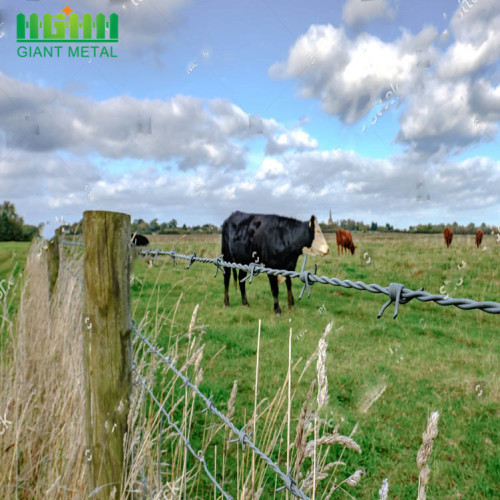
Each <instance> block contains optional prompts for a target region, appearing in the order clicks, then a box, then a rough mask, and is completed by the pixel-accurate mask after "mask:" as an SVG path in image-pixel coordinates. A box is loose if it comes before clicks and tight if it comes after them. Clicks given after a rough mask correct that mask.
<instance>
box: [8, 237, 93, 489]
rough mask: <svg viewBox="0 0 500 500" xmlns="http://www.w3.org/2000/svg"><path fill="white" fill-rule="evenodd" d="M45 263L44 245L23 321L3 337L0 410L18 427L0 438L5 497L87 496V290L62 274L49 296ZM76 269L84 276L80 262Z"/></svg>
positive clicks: (25, 295)
mask: <svg viewBox="0 0 500 500" xmlns="http://www.w3.org/2000/svg"><path fill="white" fill-rule="evenodd" d="M46 258H47V256H46V253H45V250H44V249H43V242H42V240H38V241H36V242H34V244H33V245H32V247H31V249H30V252H29V254H28V258H27V263H26V268H25V273H24V286H23V289H22V291H21V292H20V293H21V298H20V303H19V312H18V318H17V319H15V318H9V322H8V323H7V325H8V326H7V327H5V328H3V330H2V331H1V332H0V334H1V335H2V336H4V337H8V338H9V344H10V345H11V350H10V351H8V352H7V353H5V352H4V353H3V360H2V361H3V362H2V365H1V367H0V374H1V375H0V376H1V381H2V383H1V386H0V402H1V405H2V406H0V412H1V413H3V412H4V411H6V412H7V416H8V420H9V421H11V422H12V423H11V425H10V426H9V427H8V429H7V430H5V432H4V433H3V434H2V435H1V436H0V454H1V460H0V496H1V497H2V498H21V499H24V498H26V499H33V498H44V497H46V498H61V499H62V498H81V497H82V496H83V492H84V472H85V465H84V460H85V454H84V451H85V449H84V441H85V440H84V418H83V417H84V413H83V405H84V401H83V390H82V382H83V377H82V355H81V349H82V343H81V338H80V335H79V332H80V330H81V315H82V308H81V304H82V302H81V294H82V286H81V283H80V281H79V280H77V279H75V278H73V277H71V275H70V274H69V273H67V271H63V272H66V273H67V276H65V279H61V280H59V281H58V283H57V285H56V288H55V289H54V291H53V294H52V296H49V291H48V290H49V277H48V272H47V261H46ZM70 265H71V267H72V268H73V271H74V272H75V273H78V272H79V269H78V266H79V264H78V262H76V263H72V264H70ZM7 311H8V309H7V308H6V307H5V306H4V307H3V314H4V315H5V314H7ZM4 324H5V323H4Z"/></svg>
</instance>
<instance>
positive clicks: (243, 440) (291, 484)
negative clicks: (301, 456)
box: [131, 319, 309, 500]
mask: <svg viewBox="0 0 500 500" xmlns="http://www.w3.org/2000/svg"><path fill="white" fill-rule="evenodd" d="M131 324H132V326H131V330H132V331H133V332H134V333H135V335H137V337H138V338H140V339H141V340H142V341H143V342H144V343H145V344H146V345H147V346H148V347H149V350H150V351H151V352H153V353H154V354H156V355H157V356H159V357H160V359H161V360H162V361H163V362H164V363H166V364H167V365H168V366H169V368H170V369H171V370H172V371H173V372H174V373H175V374H176V375H177V376H178V377H179V378H180V379H181V380H182V381H183V383H184V385H186V386H188V387H189V388H191V389H192V390H193V391H194V392H195V393H196V394H198V396H199V397H200V398H201V399H202V400H203V402H204V403H205V405H206V408H205V410H203V411H206V410H208V411H210V412H211V413H212V414H214V415H216V416H217V417H219V418H220V419H221V420H222V421H223V422H224V423H225V424H226V425H227V426H228V427H229V428H230V429H231V430H232V431H233V432H234V433H235V434H236V435H237V436H238V437H237V438H236V439H235V440H233V441H230V442H236V441H239V443H240V444H241V447H242V449H244V448H245V445H247V446H248V447H249V448H250V449H251V450H252V451H253V452H254V453H255V454H256V455H258V456H259V457H260V458H261V459H262V460H263V461H264V462H265V463H266V464H267V465H268V466H269V467H270V468H271V469H272V470H273V471H274V472H275V474H277V475H278V476H279V477H280V478H281V479H282V480H283V486H282V487H281V488H279V489H282V488H286V489H287V490H288V491H290V493H292V494H293V495H295V496H296V497H297V498H301V499H302V500H309V497H307V496H306V495H305V493H304V492H303V491H302V490H301V489H300V488H299V487H298V486H297V483H296V482H295V480H294V479H293V478H292V477H291V476H290V472H291V471H290V470H289V471H288V472H287V473H286V474H285V473H284V472H283V471H282V470H281V469H280V468H279V466H278V464H277V463H276V462H274V461H273V460H272V459H271V458H270V457H268V456H267V455H266V454H265V453H263V452H262V451H261V450H260V449H259V448H257V446H256V445H255V444H254V443H253V442H252V441H251V440H250V437H249V435H248V434H246V433H245V432H244V430H243V429H244V428H245V426H243V427H242V428H241V429H238V428H237V427H236V426H235V425H234V424H233V423H232V422H231V421H230V420H229V419H228V418H227V417H226V416H225V415H224V414H222V413H221V412H220V411H219V410H218V409H217V408H216V406H215V405H214V403H213V401H212V396H210V397H209V398H207V397H206V396H205V394H203V393H202V392H200V390H199V389H198V387H196V386H195V385H194V384H193V383H192V382H191V381H190V380H189V378H188V377H186V376H185V375H183V374H182V373H181V372H180V371H179V370H178V369H177V368H176V367H175V365H174V364H173V363H172V361H171V360H170V359H169V358H168V357H165V356H164V355H163V354H162V353H161V352H160V351H159V349H158V348H157V347H156V346H154V345H153V344H152V343H151V342H150V341H149V340H148V339H147V338H146V337H145V336H144V335H143V334H142V333H141V332H139V330H137V328H136V326H135V320H133V319H131Z"/></svg>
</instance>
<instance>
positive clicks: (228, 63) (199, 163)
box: [0, 0, 500, 231]
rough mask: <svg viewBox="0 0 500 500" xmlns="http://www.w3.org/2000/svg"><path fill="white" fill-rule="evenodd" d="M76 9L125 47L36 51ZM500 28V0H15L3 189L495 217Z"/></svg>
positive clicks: (40, 212)
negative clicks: (45, 19) (50, 24)
mask: <svg viewBox="0 0 500 500" xmlns="http://www.w3.org/2000/svg"><path fill="white" fill-rule="evenodd" d="M66 5H68V7H69V8H71V9H73V11H74V12H75V13H76V14H78V16H79V19H82V16H83V14H85V13H87V12H88V13H90V14H91V15H92V16H95V15H96V14H97V13H99V12H102V13H104V14H105V16H106V19H108V16H109V14H111V13H112V12H115V13H116V14H118V17H119V37H118V38H119V41H118V42H117V43H114V44H111V43H108V44H100V45H99V47H102V46H105V47H106V48H107V50H108V53H109V52H110V51H111V49H112V51H113V52H112V55H113V56H114V57H106V54H103V55H102V56H101V57H100V53H99V51H97V53H96V54H95V55H94V54H92V55H93V57H92V56H90V57H69V56H68V54H67V48H68V45H69V44H68V43H65V44H60V45H62V46H63V47H62V49H61V51H60V56H59V57H48V56H47V57H40V56H34V57H29V55H28V56H24V57H22V55H23V54H24V53H23V51H22V50H23V47H24V48H25V51H27V50H28V49H29V48H32V49H33V50H34V47H35V45H36V44H34V43H24V44H23V43H21V42H18V41H17V35H16V16H17V14H19V13H23V14H25V15H26V17H28V16H29V15H30V14H31V13H37V14H38V15H39V17H40V18H41V17H42V16H43V14H45V13H50V14H54V15H55V14H59V13H61V11H62V9H64V8H65V7H66ZM499 33H500V4H499V3H498V0H475V2H474V0H463V1H460V0H459V1H457V0H439V1H435V0H422V1H419V2H411V1H408V0H407V1H405V0H344V1H337V0H330V1H324V0H318V1H315V2H304V1H302V0H300V1H298V0H253V1H252V2H249V1H245V0H204V1H201V0H131V1H129V0H113V1H111V0H108V1H107V2H106V1H104V0H83V1H78V2H76V1H73V2H67V0H64V1H63V2H59V1H53V0H45V1H44V0H39V1H37V0H20V1H16V2H7V1H5V2H3V3H2V2H1V1H0V201H3V200H9V201H11V202H13V203H14V204H15V206H16V209H17V212H18V213H19V214H20V215H22V216H23V217H24V219H25V222H26V223H29V224H39V223H41V222H45V223H47V226H46V228H47V230H50V228H52V231H53V229H54V228H55V227H57V226H58V225H59V224H60V221H61V219H62V218H63V219H64V221H67V222H74V221H78V220H80V219H81V218H82V214H83V212H84V211H85V210H112V211H118V212H125V213H128V214H130V215H131V217H132V220H133V219H137V218H142V219H145V220H147V221H150V220H152V219H155V218H158V219H159V220H160V221H169V220H171V219H173V218H175V219H176V220H177V221H178V222H179V224H181V225H182V224H184V223H186V224H188V225H194V224H204V223H213V224H217V225H220V224H221V223H222V222H223V220H224V219H225V218H226V217H228V216H229V215H230V214H231V213H232V212H233V211H235V210H241V211H248V212H257V213H275V214H280V215H285V216H289V217H295V218H298V219H301V220H307V219H308V218H310V217H311V215H313V214H314V215H316V216H317V217H318V218H319V220H321V221H326V220H327V219H328V216H329V211H330V210H331V212H332V217H333V219H334V220H338V219H344V218H351V219H355V220H363V221H364V222H365V223H370V222H371V221H376V222H378V223H379V224H383V225H385V224H386V223H390V224H391V225H393V226H395V227H398V228H408V227H409V226H410V225H416V224H419V223H427V222H432V223H439V222H445V223H451V222H453V221H457V222H458V223H460V224H468V223H470V222H473V223H475V224H477V225H479V224H480V223H481V222H486V223H487V224H492V225H495V226H497V225H498V224H500V148H499V145H500V141H499V132H498V128H499V120H500V85H499V83H500V64H499V60H500V36H499ZM68 36H69V35H68ZM40 45H43V46H48V44H40ZM54 45H56V44H54ZM76 45H80V46H83V44H81V43H80V44H75V46H76ZM89 45H92V44H89ZM111 46H112V47H111ZM42 50H43V47H42ZM99 50H100V49H99ZM20 54H21V55H20Z"/></svg>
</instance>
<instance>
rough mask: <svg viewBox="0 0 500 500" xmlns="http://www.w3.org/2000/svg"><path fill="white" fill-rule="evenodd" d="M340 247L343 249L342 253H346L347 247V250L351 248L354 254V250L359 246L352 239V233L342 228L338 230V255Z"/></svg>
mask: <svg viewBox="0 0 500 500" xmlns="http://www.w3.org/2000/svg"><path fill="white" fill-rule="evenodd" d="M340 248H341V249H342V254H344V248H345V250H346V252H347V250H350V251H351V254H352V255H354V251H355V250H356V248H358V247H357V246H355V245H354V243H353V241H352V234H351V233H350V232H349V231H346V230H345V229H342V228H340V229H339V230H337V255H340V252H339V249H340Z"/></svg>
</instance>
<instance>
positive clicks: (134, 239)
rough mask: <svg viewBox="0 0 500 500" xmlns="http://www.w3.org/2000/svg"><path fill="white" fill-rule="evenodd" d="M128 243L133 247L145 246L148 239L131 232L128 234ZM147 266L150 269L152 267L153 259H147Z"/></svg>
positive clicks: (147, 243)
mask: <svg viewBox="0 0 500 500" xmlns="http://www.w3.org/2000/svg"><path fill="white" fill-rule="evenodd" d="M130 243H131V244H132V245H133V246H135V247H147V246H148V245H149V240H148V239H147V238H146V236H144V235H143V234H137V233H133V234H131V235H130ZM148 267H149V268H150V269H151V268H152V267H153V259H151V258H149V259H148Z"/></svg>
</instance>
